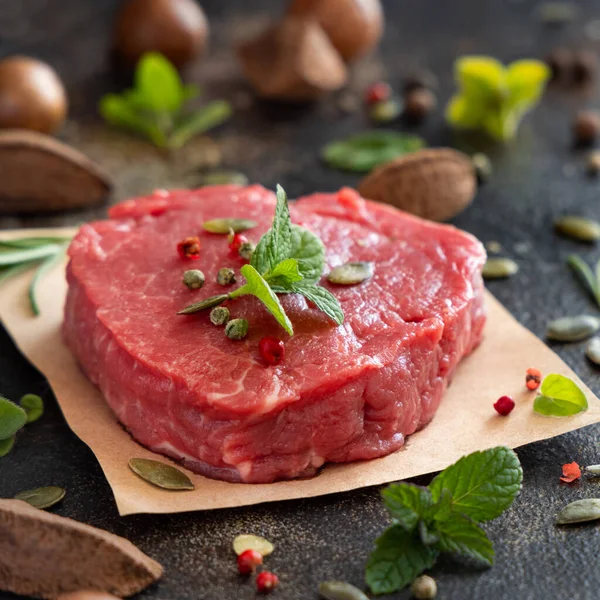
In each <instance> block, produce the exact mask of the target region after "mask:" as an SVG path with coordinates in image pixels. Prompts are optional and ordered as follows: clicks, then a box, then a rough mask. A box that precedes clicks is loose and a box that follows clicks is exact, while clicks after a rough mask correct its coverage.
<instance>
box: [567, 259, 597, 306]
mask: <svg viewBox="0 0 600 600" xmlns="http://www.w3.org/2000/svg"><path fill="white" fill-rule="evenodd" d="M567 264H568V265H569V267H571V269H572V271H573V273H575V276H576V277H577V279H579V281H580V283H581V285H582V286H583V287H584V288H585V289H586V290H587V292H588V293H589V294H590V296H591V297H592V299H593V300H594V301H595V302H596V303H597V304H598V305H599V306H600V278H598V276H597V275H596V277H595V276H594V273H592V269H590V267H589V266H588V264H587V263H586V262H585V261H584V260H583V259H582V258H581V257H580V256H577V254H571V255H569V257H568V258H567ZM599 266H600V262H598V265H596V274H597V273H598V267H599Z"/></svg>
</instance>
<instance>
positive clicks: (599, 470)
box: [585, 465, 600, 475]
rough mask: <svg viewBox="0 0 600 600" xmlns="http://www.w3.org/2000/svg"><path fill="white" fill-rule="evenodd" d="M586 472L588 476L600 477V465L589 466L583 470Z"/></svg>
mask: <svg viewBox="0 0 600 600" xmlns="http://www.w3.org/2000/svg"><path fill="white" fill-rule="evenodd" d="M585 470H586V472H587V473H589V474H590V475H600V465H590V466H589V467H586V468H585Z"/></svg>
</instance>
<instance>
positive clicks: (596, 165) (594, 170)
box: [586, 151, 600, 177]
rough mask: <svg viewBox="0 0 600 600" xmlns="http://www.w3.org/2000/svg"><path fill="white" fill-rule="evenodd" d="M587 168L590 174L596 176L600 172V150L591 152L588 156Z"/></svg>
mask: <svg viewBox="0 0 600 600" xmlns="http://www.w3.org/2000/svg"><path fill="white" fill-rule="evenodd" d="M586 169H587V172H588V175H591V176H592V177H595V176H596V175H598V173H600V152H598V151H595V152H590V154H589V155H588V157H587V164H586Z"/></svg>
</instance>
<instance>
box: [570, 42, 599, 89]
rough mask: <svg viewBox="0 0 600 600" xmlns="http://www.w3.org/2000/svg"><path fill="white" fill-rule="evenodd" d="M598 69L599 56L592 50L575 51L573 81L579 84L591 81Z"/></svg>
mask: <svg viewBox="0 0 600 600" xmlns="http://www.w3.org/2000/svg"><path fill="white" fill-rule="evenodd" d="M597 70H598V57H597V56H596V53H595V52H592V51H591V50H579V51H577V52H574V53H573V81H574V82H575V83H578V84H585V83H590V82H591V81H592V80H593V79H594V78H595V76H596V72H597Z"/></svg>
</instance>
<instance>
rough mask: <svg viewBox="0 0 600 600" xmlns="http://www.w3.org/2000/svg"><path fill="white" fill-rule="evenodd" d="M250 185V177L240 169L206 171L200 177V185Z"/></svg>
mask: <svg viewBox="0 0 600 600" xmlns="http://www.w3.org/2000/svg"><path fill="white" fill-rule="evenodd" d="M227 184H229V185H248V178H247V177H246V176H245V175H244V174H243V173H240V171H232V170H230V169H216V170H214V171H209V172H208V173H204V175H202V178H201V179H200V185H201V186H205V185H227Z"/></svg>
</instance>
